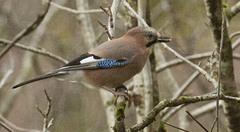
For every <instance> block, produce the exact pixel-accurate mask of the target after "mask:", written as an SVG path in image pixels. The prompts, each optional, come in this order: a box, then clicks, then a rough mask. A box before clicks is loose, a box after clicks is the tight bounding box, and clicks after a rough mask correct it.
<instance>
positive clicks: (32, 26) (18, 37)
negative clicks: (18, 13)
mask: <svg viewBox="0 0 240 132" xmlns="http://www.w3.org/2000/svg"><path fill="white" fill-rule="evenodd" d="M49 1H50V2H51V0H49ZM49 7H50V3H48V4H47V7H46V9H45V11H44V12H43V14H41V15H39V16H38V17H37V19H36V20H34V21H33V23H32V24H30V25H29V26H28V27H27V28H25V29H23V30H22V31H21V32H20V33H18V34H17V35H16V36H15V37H14V38H13V40H12V42H11V43H10V44H8V45H7V46H6V47H4V49H2V50H1V51H0V59H1V58H2V57H3V56H4V55H5V54H6V53H7V52H8V51H9V50H10V49H11V48H12V47H13V46H14V44H15V43H17V42H18V41H19V40H21V39H22V38H23V37H25V36H27V35H28V34H30V33H31V32H33V31H34V30H35V29H36V28H37V27H38V26H39V25H40V24H41V22H42V21H43V19H44V18H45V16H46V14H47V12H48V10H49Z"/></svg>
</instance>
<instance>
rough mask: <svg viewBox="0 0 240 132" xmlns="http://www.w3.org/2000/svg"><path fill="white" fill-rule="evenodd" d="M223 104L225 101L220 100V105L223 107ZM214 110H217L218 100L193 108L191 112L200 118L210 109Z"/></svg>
mask: <svg viewBox="0 0 240 132" xmlns="http://www.w3.org/2000/svg"><path fill="white" fill-rule="evenodd" d="M222 105H223V102H222V101H220V102H219V106H220V107H222ZM214 110H216V102H211V103H208V104H205V105H203V106H201V107H198V108H196V109H195V110H192V111H191V114H192V115H193V116H194V117H195V118H198V117H199V116H201V115H204V114H206V113H209V112H210V111H214Z"/></svg>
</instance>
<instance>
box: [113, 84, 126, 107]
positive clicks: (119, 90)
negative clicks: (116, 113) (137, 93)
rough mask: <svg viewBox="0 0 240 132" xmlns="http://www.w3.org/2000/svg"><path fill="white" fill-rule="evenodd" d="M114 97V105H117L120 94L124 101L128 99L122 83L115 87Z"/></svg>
mask: <svg viewBox="0 0 240 132" xmlns="http://www.w3.org/2000/svg"><path fill="white" fill-rule="evenodd" d="M114 96H115V99H114V105H115V106H116V105H117V100H118V98H119V97H120V96H123V97H124V98H125V100H126V101H129V97H128V89H127V87H126V86H124V85H120V86H118V87H116V88H115V93H114Z"/></svg>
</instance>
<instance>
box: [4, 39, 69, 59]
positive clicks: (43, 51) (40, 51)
mask: <svg viewBox="0 0 240 132" xmlns="http://www.w3.org/2000/svg"><path fill="white" fill-rule="evenodd" d="M10 42H11V41H9V40H6V39H1V38H0V43H1V44H4V45H7V44H9V43H10ZM14 46H15V47H17V48H20V49H23V50H27V51H30V52H33V53H37V54H40V55H44V56H47V57H50V58H52V59H55V60H57V61H60V62H62V63H63V64H67V63H68V61H67V60H66V59H64V58H62V57H60V56H57V55H55V54H53V53H51V52H49V51H47V50H46V49H44V48H34V47H30V46H25V45H23V44H20V43H16V44H15V45H14Z"/></svg>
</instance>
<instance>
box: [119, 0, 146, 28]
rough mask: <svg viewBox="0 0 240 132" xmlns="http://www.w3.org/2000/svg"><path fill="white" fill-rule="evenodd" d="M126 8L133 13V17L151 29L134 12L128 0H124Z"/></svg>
mask: <svg viewBox="0 0 240 132" xmlns="http://www.w3.org/2000/svg"><path fill="white" fill-rule="evenodd" d="M123 4H124V6H126V7H127V8H128V9H129V10H130V11H131V12H132V13H133V15H134V16H135V17H136V18H137V19H138V20H139V21H140V22H141V23H142V24H143V25H144V27H149V26H148V25H147V23H146V22H145V21H144V20H143V19H142V18H141V17H140V16H139V15H138V14H137V13H136V11H134V9H133V8H132V7H131V6H130V5H129V3H128V2H127V1H126V0H123Z"/></svg>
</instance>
